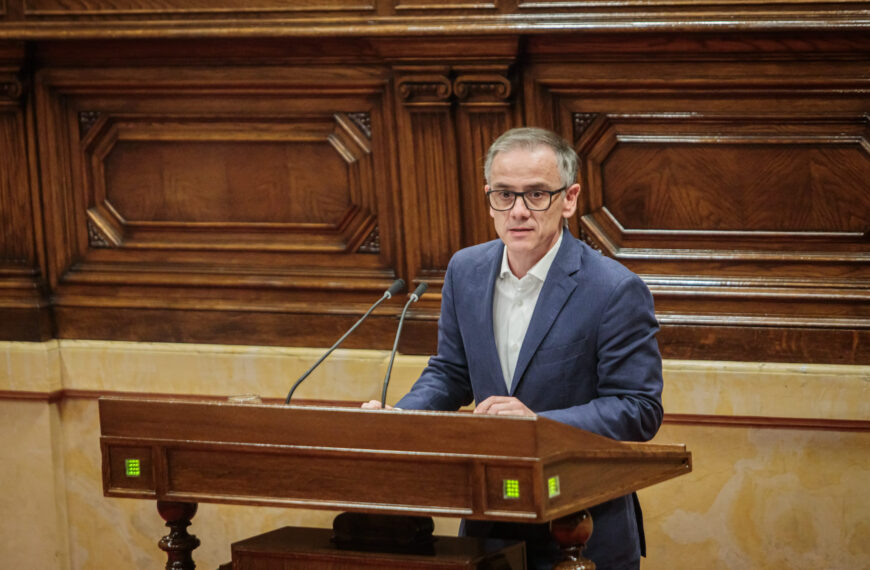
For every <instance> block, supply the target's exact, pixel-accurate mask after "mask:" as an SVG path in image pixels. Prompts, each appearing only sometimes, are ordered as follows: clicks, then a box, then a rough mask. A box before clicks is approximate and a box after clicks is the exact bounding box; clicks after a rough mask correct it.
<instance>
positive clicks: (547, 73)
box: [527, 39, 870, 363]
mask: <svg viewBox="0 0 870 570" xmlns="http://www.w3.org/2000/svg"><path fill="white" fill-rule="evenodd" d="M805 41H806V42H807V43H806V44H805V45H804V49H805V50H807V51H808V52H810V53H794V51H793V49H791V48H790V50H789V51H785V50H782V47H783V46H781V45H780V46H779V47H780V50H779V51H777V50H776V49H775V48H776V47H777V46H776V44H771V45H772V47H773V48H774V49H772V50H771V52H770V53H763V54H762V55H761V57H760V58H759V59H760V60H761V61H759V62H750V61H746V60H742V59H740V60H738V59H736V58H733V57H729V55H728V54H723V53H721V52H718V53H716V52H715V49H716V42H712V43H710V44H707V45H706V46H705V49H706V50H707V53H706V56H707V57H706V58H704V57H703V55H700V54H699V53H698V52H694V53H693V56H692V57H691V58H689V59H690V61H684V60H681V59H682V58H681V59H677V58H674V56H673V55H672V56H671V58H673V59H672V60H669V59H668V58H665V57H658V58H656V59H655V61H652V59H651V57H650V56H644V55H640V51H637V52H636V53H632V54H626V55H624V56H623V57H624V60H620V58H619V57H614V54H606V55H604V54H596V53H594V52H593V53H592V55H591V57H590V50H589V49H584V50H578V51H583V53H584V58H585V61H584V62H582V63H581V62H577V63H568V62H564V61H563V62H560V63H541V64H539V65H536V66H535V68H534V71H533V73H532V74H533V76H534V79H533V80H532V85H531V93H532V94H533V96H535V97H538V98H539V101H541V102H542V104H539V105H537V106H536V108H538V109H546V110H549V109H553V116H552V117H551V118H550V120H551V121H552V122H553V123H554V124H555V125H556V127H557V128H558V129H560V130H561V132H563V133H564V134H566V135H567V136H570V137H572V138H573V139H574V140H575V141H576V145H577V149H578V153H579V154H580V156H581V162H582V163H583V180H582V182H583V186H584V197H583V201H582V204H581V212H580V216H581V219H580V222H581V224H580V225H581V231H582V233H583V235H584V236H585V237H586V238H587V239H588V241H590V242H591V243H592V244H593V245H594V246H596V247H597V248H599V249H601V250H602V251H604V252H605V253H607V254H608V255H611V256H613V257H615V258H617V259H618V260H620V261H621V262H623V263H625V264H626V265H627V266H628V267H630V268H631V269H633V270H634V271H636V272H638V273H640V274H642V275H643V276H644V277H645V278H646V280H647V282H648V283H649V284H650V286H651V289H652V290H653V293H654V295H655V297H656V306H657V312H658V314H659V317H660V320H661V321H662V322H663V323H664V324H665V331H664V333H663V336H662V338H663V339H664V341H665V342H664V343H663V344H664V348H665V353H666V354H667V355H668V356H672V357H678V358H705V357H706V358H726V359H735V360H746V359H752V358H757V357H758V356H759V349H758V347H759V346H762V347H764V349H762V350H763V351H764V355H763V358H764V359H772V360H798V361H800V360H810V361H813V360H819V361H825V362H833V361H836V362H852V363H855V362H868V361H870V350H868V349H867V348H866V342H865V341H866V338H867V337H868V332H870V248H868V243H870V240H868V236H870V152H868V150H870V144H868V141H870V139H868V133H870V130H868V114H867V111H868V109H870V82H868V79H867V76H866V69H867V68H868V67H867V66H868V62H870V57H868V52H867V47H868V46H867V45H864V48H863V49H864V51H863V52H859V53H852V54H849V55H845V54H840V53H836V52H834V53H830V54H827V53H824V52H825V50H824V44H823V42H821V41H818V42H817V43H813V42H812V41H810V39H806V40H805ZM820 45H821V46H823V47H822V48H821V49H820V48H819V46H820ZM548 47H549V46H546V47H544V49H542V52H547V48H548ZM575 47H579V46H575ZM584 47H586V48H589V47H590V46H589V45H587V46H584ZM595 47H598V48H600V47H601V46H600V45H598V46H595ZM719 47H720V48H721V47H722V44H720V45H719ZM792 47H793V46H792ZM560 48H561V49H562V50H564V48H565V46H564V44H562V45H560ZM816 50H817V51H816ZM569 51H570V48H569ZM702 51H703V50H702ZM563 53H564V51H563ZM547 57H548V56H546V57H543V59H547ZM605 58H607V59H609V61H606V62H605V61H596V59H605ZM567 59H571V58H570V56H569V57H568V58H567ZM527 87H529V86H528V85H527ZM669 327H670V328H673V327H677V328H679V330H673V331H669V330H668V328H669ZM825 330H827V331H828V332H830V333H831V334H832V335H834V337H836V340H835V341H833V342H832V343H831V344H830V345H828V344H826V343H820V344H816V343H815V342H813V341H817V340H820V338H821V331H825ZM702 331H703V332H702ZM693 335H699V337H698V338H694V340H695V341H696V342H695V345H694V346H693V343H692V341H691V338H692V337H693ZM711 337H713V338H717V339H720V340H721V342H718V343H717V342H715V341H713V342H711V341H710V338H711ZM762 338H767V339H768V342H760V339H762ZM668 339H672V340H673V341H674V342H673V344H672V345H668V343H667V341H668ZM783 339H788V340H783ZM858 340H861V342H860V343H858V344H854V345H853V343H856V342H857V341H858ZM835 347H837V348H835ZM844 348H845V350H843V349H844Z"/></svg>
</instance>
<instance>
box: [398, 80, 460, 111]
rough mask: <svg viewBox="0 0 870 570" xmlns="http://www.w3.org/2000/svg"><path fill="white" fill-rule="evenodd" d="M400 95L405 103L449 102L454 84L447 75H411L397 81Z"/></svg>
mask: <svg viewBox="0 0 870 570" xmlns="http://www.w3.org/2000/svg"><path fill="white" fill-rule="evenodd" d="M397 88H398V91H399V97H400V98H401V99H402V102H403V103H405V104H415V103H442V104H443V103H447V102H448V100H449V99H450V95H451V94H452V92H453V85H452V83H451V81H450V79H449V78H448V77H447V76H446V75H434V74H432V75H426V74H423V75H411V76H406V77H402V78H400V79H399V80H398V82H397Z"/></svg>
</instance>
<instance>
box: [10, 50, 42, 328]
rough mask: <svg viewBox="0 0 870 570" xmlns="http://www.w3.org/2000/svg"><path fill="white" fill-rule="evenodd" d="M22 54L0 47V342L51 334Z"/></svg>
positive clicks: (21, 52) (27, 95) (28, 100)
mask: <svg viewBox="0 0 870 570" xmlns="http://www.w3.org/2000/svg"><path fill="white" fill-rule="evenodd" d="M24 54H25V49H24V45H23V44H21V43H0V156H2V157H3V158H2V164H0V339H2V340H28V341H39V340H46V339H48V338H51V335H52V330H51V322H50V309H49V301H48V291H47V288H46V287H45V281H44V271H43V267H42V262H43V257H42V254H41V251H42V247H41V246H42V241H41V238H42V235H41V230H42V225H41V223H40V221H39V215H40V209H39V199H38V195H37V192H36V189H35V188H34V185H33V181H32V179H31V175H32V172H31V161H30V158H31V156H32V153H31V152H30V145H31V144H32V140H33V137H32V136H31V135H30V134H29V132H28V130H29V128H30V126H31V124H30V114H29V105H30V101H31V100H32V97H31V93H32V91H31V89H30V85H29V81H28V80H27V74H26V71H25V70H24V66H25V57H24Z"/></svg>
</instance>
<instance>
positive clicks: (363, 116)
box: [347, 113, 372, 138]
mask: <svg viewBox="0 0 870 570" xmlns="http://www.w3.org/2000/svg"><path fill="white" fill-rule="evenodd" d="M347 116H348V117H349V118H350V120H351V121H353V123H354V124H355V125H356V126H358V127H359V128H360V130H362V132H363V133H365V135H366V136H367V137H368V138H372V116H371V113H348V114H347Z"/></svg>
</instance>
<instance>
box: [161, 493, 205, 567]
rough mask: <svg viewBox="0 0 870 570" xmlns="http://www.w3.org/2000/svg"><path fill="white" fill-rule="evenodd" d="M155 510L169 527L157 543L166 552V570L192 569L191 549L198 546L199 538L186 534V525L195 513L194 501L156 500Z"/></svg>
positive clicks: (194, 565) (193, 565) (188, 524)
mask: <svg viewBox="0 0 870 570" xmlns="http://www.w3.org/2000/svg"><path fill="white" fill-rule="evenodd" d="M157 512H158V513H160V516H161V517H163V520H165V521H166V526H168V527H169V529H170V530H169V534H168V535H166V536H164V537H163V538H161V539H160V542H158V543H157V544H158V545H159V546H160V550H162V551H164V552H165V553H166V556H167V560H166V570H193V569H194V568H196V564H194V563H193V549H194V548H196V547H197V546H199V539H198V538H196V536H194V535H192V534H187V527H188V526H190V519H192V518H193V515H195V514H196V503H176V502H173V501H157Z"/></svg>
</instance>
